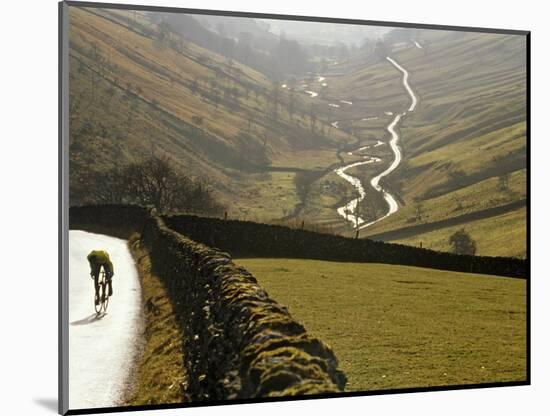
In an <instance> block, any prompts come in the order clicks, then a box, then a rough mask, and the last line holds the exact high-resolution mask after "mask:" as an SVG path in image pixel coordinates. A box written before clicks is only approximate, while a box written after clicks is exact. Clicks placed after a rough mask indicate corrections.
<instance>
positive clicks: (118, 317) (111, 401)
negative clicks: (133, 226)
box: [69, 230, 143, 409]
mask: <svg viewBox="0 0 550 416" xmlns="http://www.w3.org/2000/svg"><path fill="white" fill-rule="evenodd" d="M94 249H95V250H105V251H107V252H108V253H109V255H110V257H111V261H112V262H113V266H114V272H115V275H114V277H113V296H112V297H111V299H110V301H109V307H108V309H107V313H106V314H105V315H103V316H98V315H96V313H95V310H94V304H93V295H94V285H93V280H92V279H91V278H90V267H89V265H88V260H87V259H86V256H87V255H88V253H89V252H90V251H92V250H94ZM142 317H143V314H142V309H141V287H140V284H139V280H138V274H137V270H136V268H135V265H134V261H133V259H132V256H131V254H130V251H129V250H128V247H127V244H126V241H125V240H120V239H118V238H114V237H109V236H106V235H101V234H92V233H88V232H85V231H78V230H71V231H70V232H69V323H70V324H69V408H70V409H88V408H96V407H110V406H117V405H120V404H123V403H122V400H123V398H124V394H125V393H126V392H127V389H128V387H129V385H130V384H129V381H130V380H129V378H130V376H131V372H132V370H133V366H134V363H135V360H136V358H137V353H138V351H139V347H140V344H141V341H140V338H141V332H142V328H143V321H142Z"/></svg>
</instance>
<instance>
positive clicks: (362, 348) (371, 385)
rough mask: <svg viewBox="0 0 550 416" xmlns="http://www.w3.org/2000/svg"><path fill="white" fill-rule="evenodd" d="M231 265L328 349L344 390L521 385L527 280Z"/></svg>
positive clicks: (388, 269) (398, 269) (360, 267)
mask: <svg viewBox="0 0 550 416" xmlns="http://www.w3.org/2000/svg"><path fill="white" fill-rule="evenodd" d="M236 262H237V263H238V264H240V265H242V266H244V267H246V268H247V269H248V270H249V271H250V272H252V273H253V274H254V275H255V276H256V277H257V278H258V281H259V283H260V284H261V285H262V286H263V287H264V288H265V289H266V290H267V291H268V293H269V295H270V296H271V297H272V298H274V299H275V300H277V301H278V302H279V303H281V304H283V305H287V306H288V307H289V309H290V312H291V314H292V315H293V316H294V318H296V319H297V320H298V321H300V322H302V323H303V324H304V325H305V327H306V329H307V330H308V331H309V332H310V333H312V334H313V335H314V336H318V337H320V338H321V339H322V340H324V341H325V342H327V343H328V344H330V345H331V346H332V347H333V348H334V350H335V352H336V355H337V357H338V358H339V360H340V366H341V368H342V369H343V370H344V371H345V373H346V374H347V376H348V379H349V381H348V385H347V387H346V389H347V390H348V391H354V390H355V391H357V390H378V389H394V388H406V387H420V386H443V385H459V384H470V383H490V382H504V381H520V380H525V377H526V339H525V336H526V323H525V313H526V305H525V300H526V292H525V290H526V288H525V281H524V280H518V279H510V278H502V277H495V276H486V275H475V274H464V273H456V272H447V271H439V270H433V269H422V268H415V267H405V266H393V265H383V264H358V263H336V262H324V261H316V260H289V259H239V260H236Z"/></svg>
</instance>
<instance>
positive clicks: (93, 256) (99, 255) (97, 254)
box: [88, 250, 115, 277]
mask: <svg viewBox="0 0 550 416" xmlns="http://www.w3.org/2000/svg"><path fill="white" fill-rule="evenodd" d="M88 261H89V262H90V269H91V272H92V275H94V276H98V275H99V272H100V270H101V266H103V269H104V270H105V273H106V274H107V276H108V277H111V276H112V275H113V274H114V272H115V270H114V269H113V263H112V262H111V259H110V258H109V253H107V252H106V251H103V250H93V251H92V252H90V254H88Z"/></svg>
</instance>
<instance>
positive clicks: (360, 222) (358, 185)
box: [332, 56, 418, 229]
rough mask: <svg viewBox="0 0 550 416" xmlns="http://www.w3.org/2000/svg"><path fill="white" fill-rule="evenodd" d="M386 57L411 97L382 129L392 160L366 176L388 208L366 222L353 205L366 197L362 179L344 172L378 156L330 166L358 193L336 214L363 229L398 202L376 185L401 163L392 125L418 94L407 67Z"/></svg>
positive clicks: (416, 99)
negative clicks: (337, 166) (383, 167)
mask: <svg viewBox="0 0 550 416" xmlns="http://www.w3.org/2000/svg"><path fill="white" fill-rule="evenodd" d="M386 60H387V61H388V62H390V63H391V64H392V65H393V66H394V67H395V68H397V69H398V70H399V71H400V72H401V73H402V74H403V79H402V83H403V86H404V88H405V90H406V91H407V93H408V94H409V96H410V97H411V104H410V106H409V108H408V110H407V111H405V112H403V113H400V114H396V115H395V116H394V117H393V119H392V121H391V122H390V124H389V125H388V126H387V127H386V130H387V131H388V132H389V133H390V136H391V139H390V141H389V143H388V144H389V145H390V148H391V150H392V152H393V155H394V158H393V161H392V163H391V164H390V165H389V166H388V168H387V169H386V170H384V171H383V172H382V173H380V174H378V175H377V176H375V177H373V178H372V179H371V180H370V186H371V187H372V188H373V189H374V190H375V191H377V192H380V193H382V196H383V197H384V200H385V201H386V203H387V204H388V211H387V212H386V214H384V215H383V216H382V217H380V218H377V219H376V220H374V221H370V222H366V221H365V220H364V219H363V218H361V216H360V215H359V213H358V212H357V211H358V210H357V208H358V206H359V203H360V202H361V201H362V200H363V199H365V197H366V192H365V188H364V186H363V184H362V182H361V180H360V179H359V178H356V177H355V176H352V175H350V174H348V173H346V171H347V170H348V169H351V168H354V167H357V166H362V165H367V164H371V163H377V162H381V159H379V158H376V157H372V156H362V157H363V158H364V160H361V161H356V162H353V163H350V164H347V165H344V166H342V167H339V168H337V169H335V170H334V172H335V173H336V174H337V175H338V176H340V177H341V178H342V179H344V180H345V181H347V182H349V183H350V184H352V185H353V186H354V187H355V189H356V191H357V193H358V194H359V196H358V197H357V198H354V199H352V200H350V201H349V202H347V203H346V204H345V205H344V206H341V207H339V208H338V209H337V210H336V211H337V212H338V214H339V215H340V216H342V217H343V218H345V219H346V220H347V221H349V222H351V224H352V226H353V227H354V228H356V229H363V228H366V227H368V226H370V225H372V224H375V223H377V222H378V221H381V220H383V219H384V218H387V217H389V216H390V215H392V214H394V213H395V212H397V210H398V209H399V204H398V203H397V201H396V199H395V197H394V196H393V195H392V194H390V193H389V192H388V191H387V190H385V189H384V188H383V187H382V186H381V185H380V180H381V179H382V178H384V177H385V176H388V175H389V174H390V173H392V172H393V171H394V170H395V169H397V167H398V166H399V164H400V163H401V160H402V153H401V149H400V148H399V145H398V143H399V134H398V133H397V131H396V130H395V129H396V127H398V126H399V123H400V121H401V120H402V118H403V117H404V116H405V115H406V114H407V113H409V112H412V111H414V110H415V108H416V106H417V104H418V98H417V96H416V95H415V93H414V91H413V90H412V88H411V86H410V85H409V73H408V72H407V70H406V69H405V68H403V67H402V66H401V65H399V64H398V63H397V62H396V61H395V60H394V59H392V58H390V57H389V56H388V57H386ZM341 102H344V101H341ZM346 103H347V102H346ZM349 103H350V104H351V102H349ZM385 113H386V115H394V114H393V112H391V111H386V112H385ZM332 125H333V126H334V127H336V128H338V122H334V123H332ZM382 144H384V143H383V142H381V141H378V142H377V143H376V144H375V145H374V147H377V146H380V145H382ZM366 148H367V147H365V146H363V147H360V148H359V149H357V150H355V151H354V152H351V154H355V153H357V152H359V151H362V150H364V149H366Z"/></svg>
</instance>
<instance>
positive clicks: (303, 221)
mask: <svg viewBox="0 0 550 416" xmlns="http://www.w3.org/2000/svg"><path fill="white" fill-rule="evenodd" d="M303 229H304V220H302V231H303Z"/></svg>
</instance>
